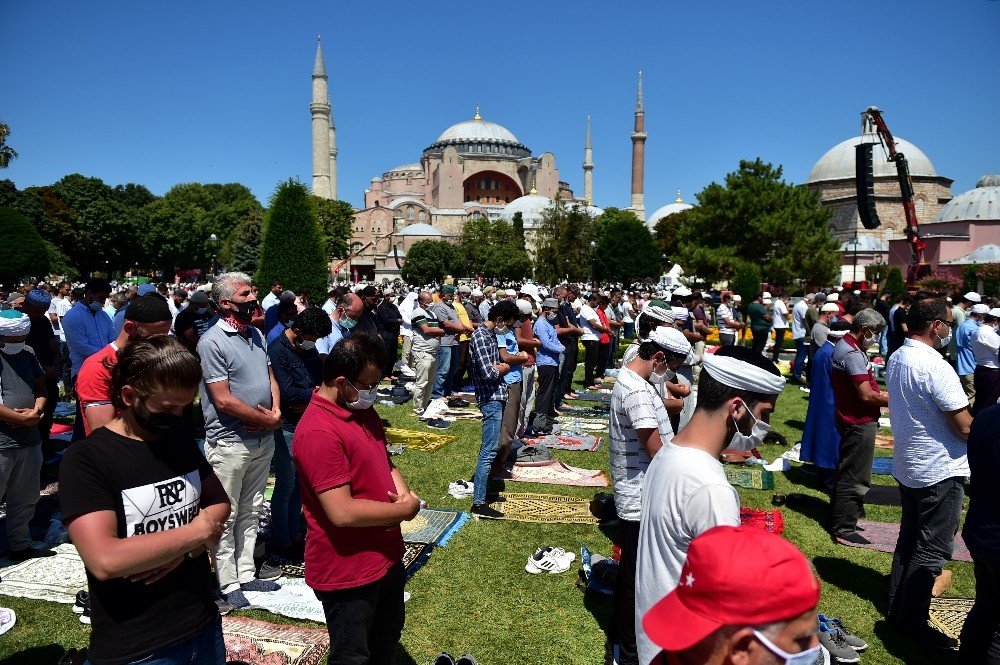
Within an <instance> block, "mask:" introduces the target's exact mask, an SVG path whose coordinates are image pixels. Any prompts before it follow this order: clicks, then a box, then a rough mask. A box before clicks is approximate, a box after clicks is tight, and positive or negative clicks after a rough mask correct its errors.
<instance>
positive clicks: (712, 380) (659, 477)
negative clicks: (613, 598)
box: [636, 346, 785, 665]
mask: <svg viewBox="0 0 1000 665" xmlns="http://www.w3.org/2000/svg"><path fill="white" fill-rule="evenodd" d="M702 365H703V367H702V373H701V378H700V379H699V382H698V405H697V407H695V411H694V415H693V416H692V417H691V421H690V422H689V423H688V424H687V427H685V428H684V429H682V430H681V431H680V432H679V433H678V434H677V435H676V436H674V438H673V440H672V441H671V442H668V443H666V444H664V446H663V448H661V449H660V451H659V452H658V453H657V454H656V456H655V457H653V461H652V462H650V464H649V469H648V470H647V471H646V475H645V479H644V480H643V484H642V515H641V518H640V525H639V553H638V558H637V564H636V580H641V583H639V584H636V619H637V621H636V623H637V625H636V638H637V643H638V650H639V662H640V663H642V665H649V663H650V662H651V661H652V659H653V658H654V657H655V656H656V655H657V653H658V651H659V650H658V649H657V648H656V645H655V644H653V642H652V641H651V640H650V638H649V637H648V636H647V635H646V634H645V632H644V631H643V630H642V626H641V624H640V623H639V619H640V618H641V617H642V616H643V615H645V613H646V612H647V611H648V610H649V608H651V607H652V606H653V605H654V604H655V603H656V602H657V601H659V600H660V599H661V598H663V597H664V596H665V595H667V594H668V593H670V592H671V591H673V590H674V589H675V588H676V587H677V585H678V583H679V582H680V577H681V566H682V565H683V564H684V560H685V559H686V557H687V551H688V546H689V545H690V544H691V541H692V540H693V539H694V538H696V537H697V536H699V535H701V534H702V533H704V532H705V531H708V530H709V529H711V528H712V527H715V526H720V525H729V526H739V524H740V501H739V496H738V495H737V494H736V490H735V489H734V488H733V486H732V485H730V484H729V481H728V480H726V474H725V473H724V472H723V470H722V464H721V463H720V462H719V455H720V454H721V453H722V451H723V450H725V449H726V448H737V449H740V450H750V449H752V448H754V447H756V446H759V445H760V444H761V443H762V442H763V440H764V437H765V436H766V435H767V433H768V432H769V431H770V425H769V424H768V421H769V420H770V418H771V413H772V412H773V411H774V405H775V402H776V401H777V399H778V395H780V394H781V391H782V390H783V389H784V386H785V380H784V379H783V378H781V374H780V373H779V372H778V368H777V367H775V366H774V364H772V363H771V362H769V361H768V360H767V359H766V358H764V356H763V355H761V354H760V353H756V352H754V351H751V350H749V349H747V348H745V347H742V346H727V347H725V348H723V349H720V350H719V351H717V352H716V353H714V354H706V355H705V359H704V361H702Z"/></svg>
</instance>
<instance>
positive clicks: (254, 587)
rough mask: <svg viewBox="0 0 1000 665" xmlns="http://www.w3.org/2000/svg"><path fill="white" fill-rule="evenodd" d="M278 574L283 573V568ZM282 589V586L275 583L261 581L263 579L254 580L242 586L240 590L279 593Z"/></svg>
mask: <svg viewBox="0 0 1000 665" xmlns="http://www.w3.org/2000/svg"><path fill="white" fill-rule="evenodd" d="M278 572H279V573H280V572H281V568H279V569H278ZM280 588H281V585H280V584H276V583H275V582H268V581H266V580H261V579H256V580H252V581H250V582H244V583H243V584H241V585H240V589H242V590H243V591H263V592H270V591H277V590H278V589H280Z"/></svg>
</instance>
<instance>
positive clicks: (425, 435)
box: [385, 427, 458, 452]
mask: <svg viewBox="0 0 1000 665" xmlns="http://www.w3.org/2000/svg"><path fill="white" fill-rule="evenodd" d="M385 438H386V439H387V440H388V441H389V443H390V444H391V445H394V446H398V445H400V444H402V445H403V446H404V447H406V448H407V449H408V450H422V451H424V452H428V451H431V450H437V449H438V448H440V447H441V446H443V445H445V444H446V443H451V442H452V441H455V440H456V439H457V438H458V437H456V436H452V435H451V434H437V433H435V432H420V431H417V430H408V429H399V428H396V427H389V428H387V429H386V430H385Z"/></svg>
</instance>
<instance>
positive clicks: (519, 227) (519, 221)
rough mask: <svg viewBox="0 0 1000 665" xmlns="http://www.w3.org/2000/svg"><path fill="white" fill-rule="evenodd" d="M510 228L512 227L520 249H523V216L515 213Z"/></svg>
mask: <svg viewBox="0 0 1000 665" xmlns="http://www.w3.org/2000/svg"><path fill="white" fill-rule="evenodd" d="M511 226H513V227H514V235H515V236H516V237H517V241H518V244H519V245H520V247H521V249H525V242H524V215H522V214H521V213H520V212H515V213H514V219H513V220H512V221H511Z"/></svg>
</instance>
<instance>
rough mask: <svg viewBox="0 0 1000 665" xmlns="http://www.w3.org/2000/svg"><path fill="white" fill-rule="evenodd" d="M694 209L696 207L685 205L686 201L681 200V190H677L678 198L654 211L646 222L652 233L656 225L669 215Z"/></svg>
mask: <svg viewBox="0 0 1000 665" xmlns="http://www.w3.org/2000/svg"><path fill="white" fill-rule="evenodd" d="M693 207H694V206H693V205H691V204H690V203H684V199H682V198H681V192H680V190H677V198H676V199H674V202H673V203H668V204H667V205H665V206H663V207H662V208H657V209H656V210H654V211H653V212H652V213H651V214H650V215H649V218H648V219H647V220H646V226H647V227H649V230H650V231H652V230H653V229H655V228H656V223H657V222H658V221H660V220H661V219H663V218H664V217H667V216H668V215H673V214H674V213H677V212H681V211H682V210H690V209H691V208H693Z"/></svg>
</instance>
